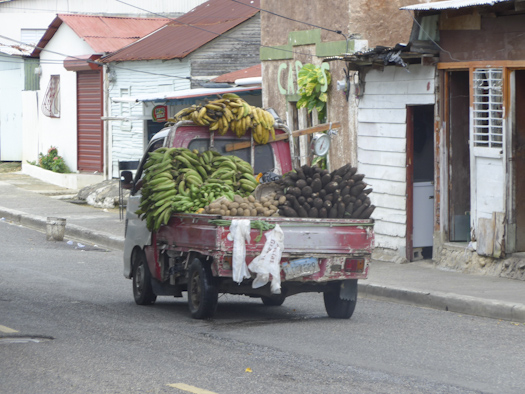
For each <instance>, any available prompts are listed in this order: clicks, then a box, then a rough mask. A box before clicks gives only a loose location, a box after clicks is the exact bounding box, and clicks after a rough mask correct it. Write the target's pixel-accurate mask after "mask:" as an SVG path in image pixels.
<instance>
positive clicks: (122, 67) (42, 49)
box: [0, 0, 348, 82]
mask: <svg viewBox="0 0 525 394" xmlns="http://www.w3.org/2000/svg"><path fill="white" fill-rule="evenodd" d="M115 1H117V2H119V3H122V4H125V5H127V6H130V7H133V8H136V9H138V10H141V11H144V12H146V13H149V14H152V15H156V16H159V17H161V18H165V19H168V20H170V21H173V22H176V23H179V24H182V25H186V26H188V27H192V28H195V29H199V30H202V31H205V32H208V33H210V34H213V35H215V36H217V37H222V36H224V37H227V38H228V39H230V40H234V41H239V42H244V43H248V44H250V45H258V46H260V47H264V48H270V49H275V50H280V51H284V52H290V53H293V54H298V55H306V56H310V57H314V56H315V55H312V54H311V53H301V52H297V51H294V50H290V49H285V48H281V47H276V46H269V45H263V44H260V43H256V42H252V41H249V40H243V39H240V38H236V37H229V36H228V35H226V34H224V33H216V32H213V31H211V30H207V29H205V28H203V27H201V26H196V25H194V24H188V23H184V22H181V21H180V20H178V19H179V18H177V19H174V18H171V17H168V16H166V15H163V14H160V13H157V12H154V11H150V10H148V9H145V8H141V7H138V6H135V5H133V4H130V3H127V2H125V1H123V0H115ZM231 1H232V2H235V3H239V4H242V5H245V6H248V7H251V8H254V9H257V10H259V11H261V12H266V13H269V14H272V15H275V16H278V17H280V18H284V19H287V20H290V21H293V22H297V23H302V24H305V25H308V26H312V27H316V28H319V29H322V30H326V31H330V32H333V33H336V34H341V35H342V36H343V37H345V39H346V40H347V42H348V38H347V37H346V36H345V35H344V34H343V33H342V31H340V30H334V29H328V28H325V27H322V26H318V25H315V24H312V23H309V22H305V21H299V20H297V19H293V18H290V17H287V16H285V15H281V14H278V13H275V12H272V11H269V10H265V9H262V8H259V7H255V6H253V5H250V4H246V3H244V2H242V1H239V0H231ZM201 19H202V18H201ZM0 38H5V39H8V40H10V41H14V42H17V43H20V44H24V45H28V46H31V47H33V48H35V49H39V50H41V51H46V52H49V53H54V54H57V55H60V56H65V57H70V58H73V59H77V60H80V61H85V62H87V63H92V64H96V65H99V66H101V65H103V64H104V63H101V62H98V61H95V60H90V59H82V58H79V57H77V56H73V55H67V54H63V53H60V52H56V51H51V50H49V49H46V48H41V47H38V46H37V45H34V44H27V43H24V42H21V41H18V40H15V39H12V38H9V37H5V36H2V35H0ZM51 61H52V60H51ZM46 62H47V61H44V62H42V63H43V64H52V63H46ZM57 62H61V60H57ZM111 67H113V68H120V69H124V70H128V71H133V72H139V73H144V74H149V75H158V76H165V77H170V78H177V79H185V80H191V81H194V82H206V81H205V80H200V79H197V78H193V77H188V76H185V77H181V76H177V75H169V74H162V73H155V72H151V71H146V70H138V69H133V68H129V67H124V66H120V65H117V64H112V65H111Z"/></svg>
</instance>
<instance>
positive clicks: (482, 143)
mask: <svg viewBox="0 0 525 394" xmlns="http://www.w3.org/2000/svg"><path fill="white" fill-rule="evenodd" d="M504 75H505V74H504V68H502V67H500V68H478V69H475V70H474V72H473V74H472V93H473V95H472V100H473V102H472V120H471V122H472V123H471V126H472V127H471V130H472V136H471V140H472V145H473V147H475V148H483V149H487V148H488V149H498V150H500V151H501V150H502V149H503V148H504V146H505V118H504V117H505V113H504V86H505V81H504Z"/></svg>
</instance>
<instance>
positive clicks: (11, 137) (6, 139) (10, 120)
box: [0, 54, 24, 161]
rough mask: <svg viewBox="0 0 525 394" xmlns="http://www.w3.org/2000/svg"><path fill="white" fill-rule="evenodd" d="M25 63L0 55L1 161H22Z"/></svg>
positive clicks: (20, 59) (16, 57)
mask: <svg viewBox="0 0 525 394" xmlns="http://www.w3.org/2000/svg"><path fill="white" fill-rule="evenodd" d="M23 76H24V61H23V59H22V58H20V57H18V56H5V55H3V54H0V161H19V160H21V159H22V105H21V104H22V89H23V88H24V86H23V81H24V78H23Z"/></svg>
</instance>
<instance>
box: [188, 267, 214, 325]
mask: <svg viewBox="0 0 525 394" xmlns="http://www.w3.org/2000/svg"><path fill="white" fill-rule="evenodd" d="M218 298H219V294H218V292H217V286H216V285H215V283H214V281H213V276H212V274H211V269H210V267H209V266H204V264H203V263H202V261H200V260H199V259H198V258H195V259H193V261H192V262H191V265H190V268H189V270H188V307H189V309H190V313H191V317H193V318H194V319H209V318H211V317H213V315H214V314H215V311H216V309H217V300H218Z"/></svg>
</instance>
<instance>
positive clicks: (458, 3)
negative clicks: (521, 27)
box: [401, 0, 514, 11]
mask: <svg viewBox="0 0 525 394" xmlns="http://www.w3.org/2000/svg"><path fill="white" fill-rule="evenodd" d="M511 1H514V0H446V1H438V2H434V3H427V4H414V5H409V6H406V7H401V9H402V10H412V11H431V10H448V9H458V8H465V7H475V6H483V5H489V6H490V5H494V4H496V3H507V2H511Z"/></svg>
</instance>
